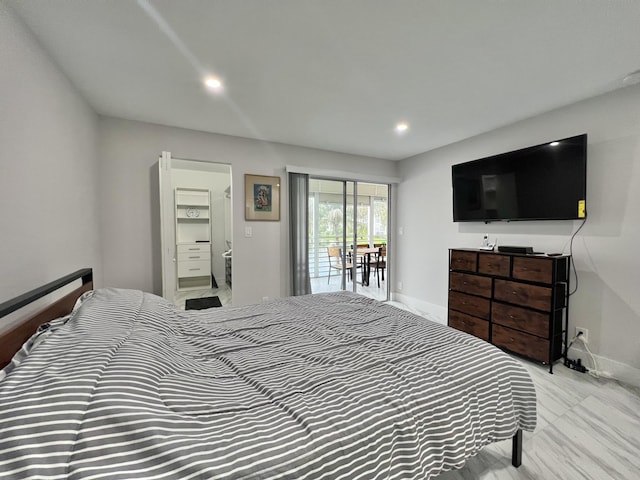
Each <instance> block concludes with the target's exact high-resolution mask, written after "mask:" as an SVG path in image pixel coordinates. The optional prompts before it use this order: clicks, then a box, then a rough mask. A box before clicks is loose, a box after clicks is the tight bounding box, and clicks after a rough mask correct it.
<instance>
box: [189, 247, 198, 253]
mask: <svg viewBox="0 0 640 480" xmlns="http://www.w3.org/2000/svg"><path fill="white" fill-rule="evenodd" d="M198 250H200V249H199V248H198V247H196V248H190V249H189V251H191V252H197V251H198Z"/></svg>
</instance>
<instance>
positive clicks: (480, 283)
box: [449, 272, 491, 298]
mask: <svg viewBox="0 0 640 480" xmlns="http://www.w3.org/2000/svg"><path fill="white" fill-rule="evenodd" d="M449 288H450V289H451V290H457V291H458V292H464V293H471V294H473V295H480V296H481V297H487V298H489V297H491V278H489V277H481V276H479V275H470V274H468V273H459V272H449Z"/></svg>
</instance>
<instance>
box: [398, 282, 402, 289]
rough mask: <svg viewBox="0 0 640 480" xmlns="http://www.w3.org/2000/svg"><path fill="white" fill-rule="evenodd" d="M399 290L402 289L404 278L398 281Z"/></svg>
mask: <svg viewBox="0 0 640 480" xmlns="http://www.w3.org/2000/svg"><path fill="white" fill-rule="evenodd" d="M398 290H402V280H401V281H399V282H398Z"/></svg>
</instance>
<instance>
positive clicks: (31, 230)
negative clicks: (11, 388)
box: [0, 3, 101, 328]
mask: <svg viewBox="0 0 640 480" xmlns="http://www.w3.org/2000/svg"><path fill="white" fill-rule="evenodd" d="M96 135H97V117H96V115H95V114H94V113H93V111H92V110H91V109H90V107H89V106H88V105H87V104H86V103H85V101H84V100H83V99H82V98H81V97H80V95H79V94H78V93H77V92H76V90H75V89H74V87H73V86H72V85H71V84H70V83H69V81H68V80H67V78H66V77H65V76H64V74H62V73H61V72H60V70H59V69H58V68H57V67H56V66H55V65H54V64H53V63H52V61H51V60H50V59H49V57H48V56H47V55H46V54H45V53H44V51H43V49H42V48H41V47H40V45H39V44H38V43H37V42H36V40H35V39H34V37H33V35H32V34H31V32H30V31H29V30H28V29H27V28H26V27H25V26H24V24H23V23H22V22H21V21H20V20H19V19H18V17H17V16H16V15H15V14H14V13H13V12H12V11H11V10H10V9H9V7H8V6H7V5H6V4H4V3H0V212H1V213H0V222H1V227H0V247H1V248H0V302H2V301H5V300H8V299H10V298H12V297H14V296H16V295H18V294H21V293H24V292H25V291H27V290H30V289H33V288H36V287H38V286H40V285H42V284H44V283H46V282H50V281H52V280H55V279H56V278H59V277H61V276H63V275H65V274H67V273H70V272H72V271H74V270H76V269H79V268H82V267H93V268H94V269H95V271H94V273H95V279H96V283H98V284H99V283H100V281H99V278H100V272H101V256H100V237H99V235H98V216H97V205H96V201H97V194H96V190H97V178H96V173H97V160H96ZM0 328H2V326H0Z"/></svg>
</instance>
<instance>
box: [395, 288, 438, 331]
mask: <svg viewBox="0 0 640 480" xmlns="http://www.w3.org/2000/svg"><path fill="white" fill-rule="evenodd" d="M391 300H392V301H395V302H399V303H402V304H403V305H406V306H407V307H409V310H416V312H415V313H417V314H418V315H421V316H423V317H426V318H428V319H429V320H432V321H434V322H436V323H441V324H442V325H446V324H447V308H446V307H442V306H440V305H435V304H433V303H429V302H424V301H422V300H418V299H417V298H413V297H409V296H408V295H403V294H401V293H397V292H394V293H392V294H391Z"/></svg>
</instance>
